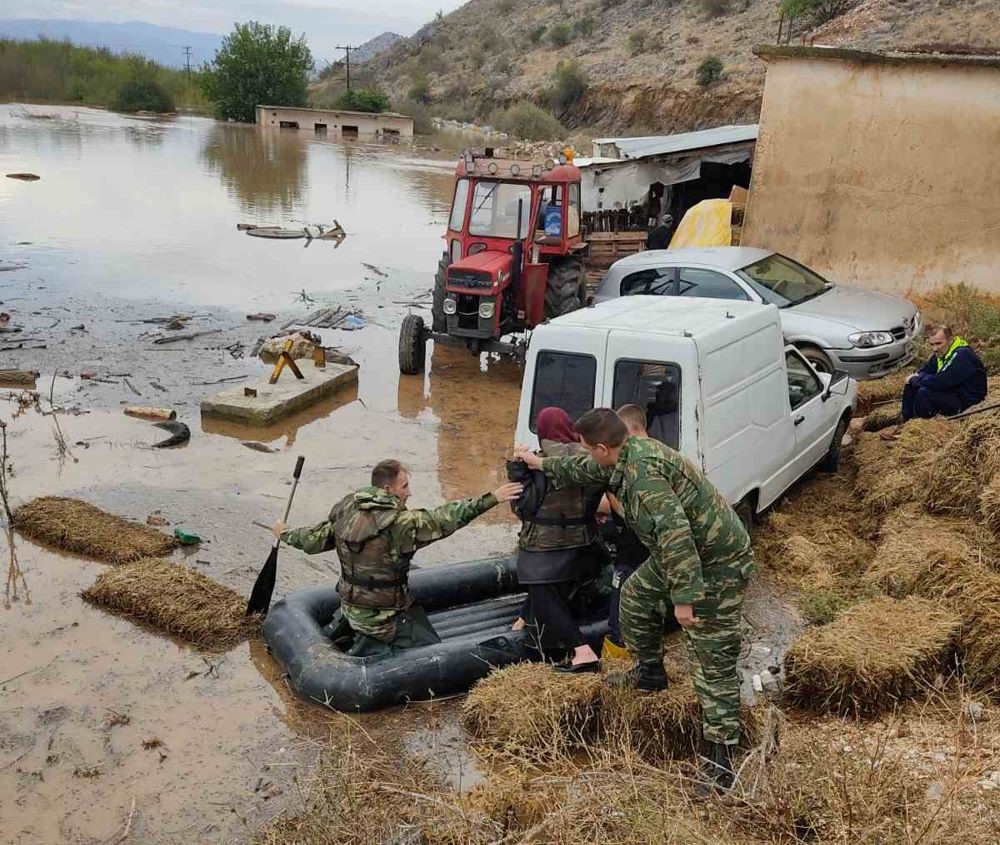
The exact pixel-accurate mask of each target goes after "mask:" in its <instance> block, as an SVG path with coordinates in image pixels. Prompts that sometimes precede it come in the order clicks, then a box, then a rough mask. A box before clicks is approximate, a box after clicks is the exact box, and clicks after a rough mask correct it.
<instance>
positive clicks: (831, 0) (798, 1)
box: [781, 0, 854, 24]
mask: <svg viewBox="0 0 1000 845" xmlns="http://www.w3.org/2000/svg"><path fill="white" fill-rule="evenodd" d="M853 5H854V0H782V2H781V11H782V12H784V13H785V14H786V15H788V16H789V17H792V18H801V17H805V18H809V19H811V20H812V21H814V22H815V23H817V24H821V23H826V22H827V21H832V20H833V19H834V18H839V17H840V16H841V15H842V14H844V12H846V11H847V10H848V9H850V8H851V6H853Z"/></svg>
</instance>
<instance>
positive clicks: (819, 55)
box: [754, 44, 1000, 68]
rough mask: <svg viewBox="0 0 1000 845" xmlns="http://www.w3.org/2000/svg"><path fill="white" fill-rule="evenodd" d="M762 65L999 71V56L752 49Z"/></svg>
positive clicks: (791, 47)
mask: <svg viewBox="0 0 1000 845" xmlns="http://www.w3.org/2000/svg"><path fill="white" fill-rule="evenodd" d="M754 53H755V54H756V55H757V56H759V57H760V58H761V59H763V60H764V61H765V62H768V61H774V60H781V59H823V60H826V61H841V62H853V63H854V64H867V65H872V64H874V65H911V66H912V65H937V66H942V65H955V66H961V67H988V68H1000V55H998V54H996V53H993V54H989V55H967V54H964V53H962V54H955V53H923V52H921V53H867V52H865V51H863V50H847V49H844V48H842V47H808V46H805V45H801V46H799V45H795V46H783V47H778V46H776V45H773V44H765V45H762V46H760V47H755V48H754Z"/></svg>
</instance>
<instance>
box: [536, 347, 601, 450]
mask: <svg viewBox="0 0 1000 845" xmlns="http://www.w3.org/2000/svg"><path fill="white" fill-rule="evenodd" d="M596 383H597V359H595V358H594V356H593V355H578V354H574V353H572V352H549V351H548V350H542V351H541V352H539V353H538V357H537V358H536V359H535V385H534V389H533V391H532V394H531V419H530V420H529V426H528V427H529V428H530V429H531V431H532V432H534V431H535V420H536V419H537V418H538V412H539V411H540V410H542V408H548V407H550V406H553V407H556V408H562V409H563V410H564V411H565V412H566V413H567V414H569V415H570V417H571V418H572V419H573V420H576V419H578V418H579V417H580V416H581V415H582V414H583V413H585V412H586V411H589V410H590V409H591V408H593V407H594V388H595V386H596Z"/></svg>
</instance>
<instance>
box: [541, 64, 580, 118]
mask: <svg viewBox="0 0 1000 845" xmlns="http://www.w3.org/2000/svg"><path fill="white" fill-rule="evenodd" d="M552 81H553V86H552V89H551V90H550V91H549V101H550V103H551V105H552V108H553V110H554V111H555V112H557V113H561V112H564V111H565V110H566V109H568V108H569V107H570V106H571V105H572V104H573V103H574V101H576V100H578V99H579V98H580V97H582V96H583V93H584V92H585V91H586V90H587V73H586V71H584V69H583V68H582V67H580V65H579V64H577V63H576V62H574V61H572V60H571V59H563V61H561V62H559V64H558V65H556V69H555V71H553V73H552Z"/></svg>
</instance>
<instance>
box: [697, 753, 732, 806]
mask: <svg viewBox="0 0 1000 845" xmlns="http://www.w3.org/2000/svg"><path fill="white" fill-rule="evenodd" d="M730 751H731V749H730V747H729V746H728V745H722V744H720V743H717V742H706V743H705V752H704V754H703V755H702V757H701V762H700V764H699V766H698V780H697V782H696V783H695V787H694V790H695V793H696V794H697V795H698V797H699V798H709V797H711V795H712V793H713V792H728V791H729V790H730V789H732V787H733V781H734V780H735V779H736V775H735V774H734V773H733V762H732V758H731V757H730Z"/></svg>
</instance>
